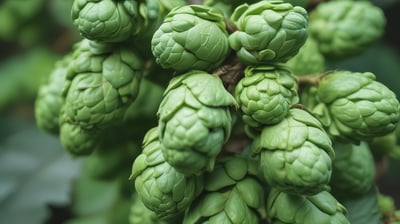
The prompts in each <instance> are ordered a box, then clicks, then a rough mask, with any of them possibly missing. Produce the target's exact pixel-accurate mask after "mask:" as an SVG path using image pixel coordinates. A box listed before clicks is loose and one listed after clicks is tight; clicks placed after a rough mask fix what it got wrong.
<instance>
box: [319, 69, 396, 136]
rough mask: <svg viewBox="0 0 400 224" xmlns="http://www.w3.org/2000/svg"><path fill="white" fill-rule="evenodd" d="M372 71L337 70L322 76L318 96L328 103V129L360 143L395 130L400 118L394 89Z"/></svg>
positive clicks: (321, 100)
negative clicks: (378, 79)
mask: <svg viewBox="0 0 400 224" xmlns="http://www.w3.org/2000/svg"><path fill="white" fill-rule="evenodd" d="M375 79H376V78H375V75H374V74H372V73H370V72H365V73H358V72H350V71H335V72H332V73H330V74H328V75H327V76H325V77H324V78H323V79H322V80H320V82H319V84H318V89H317V97H318V100H319V101H320V102H321V103H322V106H323V107H325V115H323V116H327V117H328V119H327V120H328V121H329V122H327V124H328V125H329V133H330V134H331V135H332V136H334V137H337V138H338V139H340V140H343V141H346V142H355V143H358V142H359V141H360V140H368V139H370V138H372V137H377V136H383V135H386V134H389V133H390V132H392V131H393V130H394V129H395V128H396V125H397V123H398V122H399V120H400V104H399V101H398V100H397V98H396V95H395V93H393V92H392V91H391V90H390V89H388V88H387V87H386V86H385V85H383V84H382V83H380V82H378V81H376V80H375Z"/></svg>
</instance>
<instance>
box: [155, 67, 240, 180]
mask: <svg viewBox="0 0 400 224" xmlns="http://www.w3.org/2000/svg"><path fill="white" fill-rule="evenodd" d="M230 106H236V102H235V99H234V97H233V96H232V95H231V94H230V93H229V92H228V91H227V90H225V88H224V86H223V84H222V81H221V80H220V79H219V78H218V77H216V76H213V75H210V74H208V73H206V72H204V71H191V72H188V73H185V74H183V75H180V76H177V77H175V78H174V79H172V80H171V82H170V83H169V85H168V87H167V89H166V90H165V92H164V96H163V99H162V101H161V104H160V107H159V111H158V115H159V122H158V124H159V131H160V140H161V145H162V152H163V154H164V157H165V160H166V161H168V163H170V164H171V165H172V166H173V167H175V168H176V169H177V170H179V171H180V172H183V173H185V174H199V173H201V172H203V171H205V170H212V168H213V166H214V162H215V158H216V156H217V155H218V154H219V152H220V151H221V149H222V145H223V144H224V143H225V142H226V141H227V140H228V138H229V136H230V132H231V126H232V124H231V123H232V118H231V114H230V111H229V107H230Z"/></svg>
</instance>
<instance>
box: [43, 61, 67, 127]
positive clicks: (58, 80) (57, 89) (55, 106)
mask: <svg viewBox="0 0 400 224" xmlns="http://www.w3.org/2000/svg"><path fill="white" fill-rule="evenodd" d="M70 61H71V57H70V55H68V56H66V57H65V58H63V59H62V60H60V61H58V62H57V63H56V64H55V68H54V69H53V71H52V72H51V73H50V75H49V80H48V81H47V83H45V84H43V85H42V86H40V88H39V90H38V94H37V97H36V100H35V119H36V124H37V125H38V127H39V128H40V129H42V130H44V131H46V132H48V133H51V134H58V133H59V131H60V127H59V120H60V111H61V107H62V105H63V98H62V96H61V93H62V90H63V88H64V85H65V78H66V75H67V73H68V65H69V63H70Z"/></svg>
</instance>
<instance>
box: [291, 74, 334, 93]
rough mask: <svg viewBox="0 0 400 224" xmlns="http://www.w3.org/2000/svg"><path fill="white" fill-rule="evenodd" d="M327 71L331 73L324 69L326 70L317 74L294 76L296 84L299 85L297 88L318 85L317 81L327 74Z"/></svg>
mask: <svg viewBox="0 0 400 224" xmlns="http://www.w3.org/2000/svg"><path fill="white" fill-rule="evenodd" d="M329 73H332V71H326V72H324V73H321V74H319V75H305V76H296V79H297V84H298V86H299V89H302V88H304V87H305V86H316V85H318V82H319V81H320V80H321V79H322V78H324V77H325V76H327V75H328V74H329Z"/></svg>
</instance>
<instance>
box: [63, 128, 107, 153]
mask: <svg viewBox="0 0 400 224" xmlns="http://www.w3.org/2000/svg"><path fill="white" fill-rule="evenodd" d="M60 125H61V126H60V142H61V145H62V146H63V147H64V148H65V149H66V150H67V151H68V152H69V153H71V154H72V155H75V156H80V155H89V154H90V153H92V152H93V151H94V150H95V149H96V148H97V147H98V146H99V143H100V139H99V138H98V133H97V132H93V131H88V130H84V129H82V128H81V127H79V126H78V125H75V124H72V123H69V122H64V123H61V124H60Z"/></svg>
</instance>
